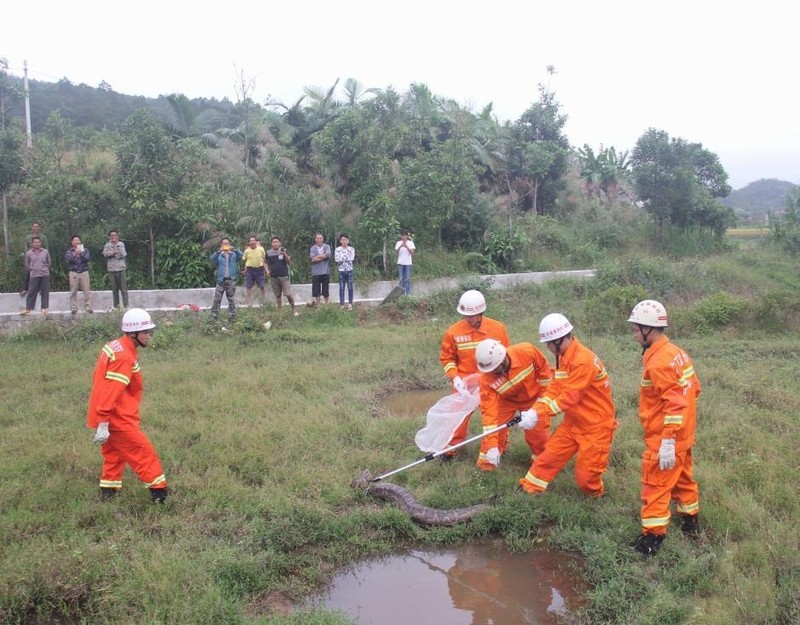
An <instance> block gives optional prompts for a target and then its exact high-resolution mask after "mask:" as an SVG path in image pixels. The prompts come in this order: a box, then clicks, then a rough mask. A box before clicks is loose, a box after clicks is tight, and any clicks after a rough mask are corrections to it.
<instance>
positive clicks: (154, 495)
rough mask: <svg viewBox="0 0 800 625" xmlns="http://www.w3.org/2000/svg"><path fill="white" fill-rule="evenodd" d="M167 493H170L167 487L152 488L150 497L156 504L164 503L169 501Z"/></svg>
mask: <svg viewBox="0 0 800 625" xmlns="http://www.w3.org/2000/svg"><path fill="white" fill-rule="evenodd" d="M167 495H169V490H168V489H166V488H151V489H150V499H151V500H152V501H153V503H156V504H163V503H165V502H166V501H167Z"/></svg>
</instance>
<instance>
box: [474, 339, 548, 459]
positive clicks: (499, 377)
mask: <svg viewBox="0 0 800 625" xmlns="http://www.w3.org/2000/svg"><path fill="white" fill-rule="evenodd" d="M475 359H476V361H477V364H478V370H479V371H481V374H482V375H481V376H480V394H481V404H480V405H481V419H482V421H483V430H484V432H485V431H487V430H492V429H495V428H497V427H498V426H500V425H503V424H505V423H508V422H509V421H510V420H511V419H512V418H513V417H514V415H515V414H516V413H517V411H520V413H521V414H522V415H524V414H526V413H527V412H528V411H530V409H531V407H532V406H533V404H534V402H535V401H536V399H537V398H538V397H539V396H540V395H541V394H542V392H543V391H544V389H545V388H546V387H547V385H548V384H550V378H551V373H550V365H549V364H548V363H547V358H545V356H544V354H542V352H540V351H539V350H538V349H536V347H534V346H533V345H532V344H530V343H517V344H515V345H511V346H510V347H508V348H506V347H505V345H503V344H502V343H501V342H500V341H497V340H495V339H486V340H484V341H481V342H480V343H478V347H477V348H476V350H475ZM549 434H550V420H549V419H548V418H543V419H540V420H539V422H538V423H537V424H536V426H535V427H533V428H531V429H529V430H526V431H525V442H526V443H528V447H529V448H530V450H531V453H532V454H533V455H534V456H536V455H538V454H540V453H542V451H544V448H545V443H546V442H547V437H548V435H549ZM507 445H508V428H504V429H502V430H500V431H498V432H495V433H493V434H489V435H488V436H485V437H484V438H483V439H481V451H480V454H479V456H478V463H477V464H478V468H480V469H482V470H483V471H494V470H495V469H496V468H497V467H498V466H499V464H500V457H501V456H502V455H503V452H505V450H506V446H507Z"/></svg>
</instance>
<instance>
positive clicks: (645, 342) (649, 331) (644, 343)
mask: <svg viewBox="0 0 800 625" xmlns="http://www.w3.org/2000/svg"><path fill="white" fill-rule="evenodd" d="M637 325H638V326H639V332H641V333H642V356H644V353H645V352H646V351H647V348H648V347H650V341H649V338H650V334H652V332H653V330H654V329H655V328H653V327H651V326H643V325H642V324H641V323H640V324H637ZM645 328H647V332H645Z"/></svg>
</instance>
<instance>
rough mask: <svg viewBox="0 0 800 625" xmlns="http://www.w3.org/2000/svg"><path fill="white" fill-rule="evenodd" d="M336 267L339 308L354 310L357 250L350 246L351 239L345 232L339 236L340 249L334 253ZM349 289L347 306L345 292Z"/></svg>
mask: <svg viewBox="0 0 800 625" xmlns="http://www.w3.org/2000/svg"><path fill="white" fill-rule="evenodd" d="M333 257H334V260H335V261H336V266H337V267H338V269H339V308H341V309H342V310H353V263H354V262H355V260H356V250H355V248H354V247H353V246H352V245H350V237H349V236H347V234H345V233H344V232H342V234H340V235H339V247H337V248H336V249H335V250H334V252H333ZM345 288H347V306H345V304H344V290H345Z"/></svg>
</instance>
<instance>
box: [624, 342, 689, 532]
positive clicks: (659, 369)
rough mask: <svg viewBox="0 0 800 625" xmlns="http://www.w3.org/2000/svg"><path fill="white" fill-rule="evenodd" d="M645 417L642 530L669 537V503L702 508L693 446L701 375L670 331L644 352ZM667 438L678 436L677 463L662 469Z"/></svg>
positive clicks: (642, 416)
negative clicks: (660, 463)
mask: <svg viewBox="0 0 800 625" xmlns="http://www.w3.org/2000/svg"><path fill="white" fill-rule="evenodd" d="M642 359H643V361H644V372H643V374H642V381H641V386H640V387H639V418H640V419H641V421H642V429H643V430H644V442H645V446H646V449H645V451H644V453H643V454H642V532H643V533H645V534H656V535H661V536H663V535H664V534H666V533H667V526H668V525H669V520H670V511H669V504H670V500H671V499H675V500H676V502H677V511H678V512H679V513H681V514H686V515H689V516H694V515H696V514H697V513H698V512H699V511H700V496H699V490H698V487H697V482H695V481H694V478H693V477H692V447H693V446H694V444H695V428H696V425H697V397H698V395H700V380H699V379H698V377H697V375H696V374H695V372H694V365H693V363H692V359H691V358H690V357H689V355H688V354H687V353H686V352H685V351H683V350H682V349H681V348H680V347H678V346H677V345H675V344H674V343H672V342H670V340H669V338H668V337H667V336H665V335H662V336H660V337H659V338H658V339H656V340H655V341H654V342H653V344H652V345H651V346H650V347H649V348H648V349H647V350H646V351H645V353H644V356H643V358H642ZM664 438H674V439H675V466H674V467H673V468H672V469H666V470H661V469H660V468H659V466H658V449H659V447H660V445H661V440H662V439H664Z"/></svg>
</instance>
